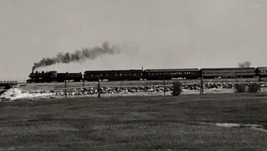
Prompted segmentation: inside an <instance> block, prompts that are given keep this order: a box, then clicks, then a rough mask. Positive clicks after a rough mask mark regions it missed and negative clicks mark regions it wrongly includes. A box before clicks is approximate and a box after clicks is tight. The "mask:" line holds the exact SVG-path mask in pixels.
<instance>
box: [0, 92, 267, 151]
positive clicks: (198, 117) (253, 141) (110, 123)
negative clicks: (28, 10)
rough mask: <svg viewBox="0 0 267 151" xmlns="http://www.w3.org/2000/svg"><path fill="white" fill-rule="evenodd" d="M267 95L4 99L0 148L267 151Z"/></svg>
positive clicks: (0, 120)
mask: <svg viewBox="0 0 267 151" xmlns="http://www.w3.org/2000/svg"><path fill="white" fill-rule="evenodd" d="M266 98H267V95H264V94H227V95H218V94H217V95H204V96H179V97H170V96H169V97H113V98H101V99H97V98H67V99H53V98H50V99H34V100H17V101H16V102H3V103H1V104H0V108H1V110H0V112H1V114H0V137H1V141H0V150H19V151H29V150H44V151H45V150H47V151H53V150H55V151H60V150H62V151H63V150H64V151H66V150H69V151H72V150H77V151H78V150H79V151H80V150H84V151H88V150H93V151H98V150H99V151H102V150H162V151H163V150H164V151H166V150H168V149H169V150H194V151H195V150H203V151H206V150H237V151H241V150H242V151H252V150H257V151H260V150H266V149H267V144H266V142H267V133H266V132H262V131H257V130H253V129H249V128H225V127H217V126H215V125H205V124H204V125H203V124H200V122H205V123H217V122H219V123H224V122H233V123H250V124H260V125H263V126H265V127H266V125H267V120H266V119H267V114H266V113H267V108H266V107H267V101H266Z"/></svg>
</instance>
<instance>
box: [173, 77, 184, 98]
mask: <svg viewBox="0 0 267 151" xmlns="http://www.w3.org/2000/svg"><path fill="white" fill-rule="evenodd" d="M182 91H183V90H182V83H181V82H179V81H177V82H173V92H172V95H173V96H178V95H180V94H181V93H182Z"/></svg>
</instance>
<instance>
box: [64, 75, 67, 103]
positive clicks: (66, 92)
mask: <svg viewBox="0 0 267 151" xmlns="http://www.w3.org/2000/svg"><path fill="white" fill-rule="evenodd" d="M66 77H67V74H66V75H65V80H64V81H65V98H66V97H67V78H66Z"/></svg>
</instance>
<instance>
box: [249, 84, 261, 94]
mask: <svg viewBox="0 0 267 151" xmlns="http://www.w3.org/2000/svg"><path fill="white" fill-rule="evenodd" d="M259 90H260V85H259V84H257V83H252V84H250V85H249V86H248V91H249V92H258V91H259Z"/></svg>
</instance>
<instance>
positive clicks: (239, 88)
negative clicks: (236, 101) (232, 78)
mask: <svg viewBox="0 0 267 151" xmlns="http://www.w3.org/2000/svg"><path fill="white" fill-rule="evenodd" d="M235 89H236V92H238V93H242V92H246V85H245V84H237V85H236V88H235Z"/></svg>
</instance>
